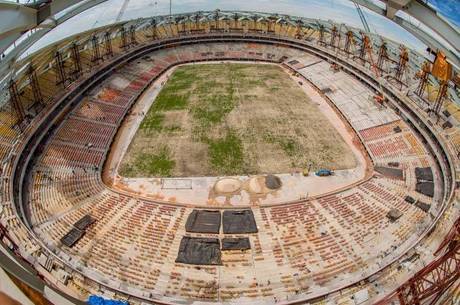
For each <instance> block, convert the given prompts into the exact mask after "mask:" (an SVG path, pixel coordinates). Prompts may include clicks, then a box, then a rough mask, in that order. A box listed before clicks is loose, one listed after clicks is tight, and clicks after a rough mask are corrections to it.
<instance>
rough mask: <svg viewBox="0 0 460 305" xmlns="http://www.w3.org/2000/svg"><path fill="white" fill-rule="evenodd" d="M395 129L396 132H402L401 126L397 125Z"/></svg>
mask: <svg viewBox="0 0 460 305" xmlns="http://www.w3.org/2000/svg"><path fill="white" fill-rule="evenodd" d="M393 131H394V132H395V133H400V132H401V131H402V130H401V127H399V126H396V127H395V128H393Z"/></svg>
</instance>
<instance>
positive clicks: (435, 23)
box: [354, 0, 460, 67]
mask: <svg viewBox="0 0 460 305" xmlns="http://www.w3.org/2000/svg"><path fill="white" fill-rule="evenodd" d="M380 1H382V2H384V3H386V4H387V9H383V8H381V7H380V6H378V5H376V4H374V3H373V2H372V1H370V0H354V2H357V3H359V4H360V5H362V6H364V7H366V8H367V9H369V10H371V11H372V12H374V13H377V14H379V15H381V16H387V12H388V8H389V7H390V6H389V5H388V4H390V0H380ZM405 1H406V0H393V1H391V2H392V3H393V7H390V10H391V9H397V7H396V5H395V3H400V4H404V3H405ZM390 5H391V4H390ZM401 10H402V11H404V12H406V13H407V14H409V15H410V16H412V17H414V18H416V19H417V20H418V21H420V22H421V23H423V24H425V25H426V26H427V27H429V28H431V29H432V30H433V31H435V32H436V33H438V34H439V35H440V36H441V37H443V38H444V39H446V40H447V42H448V43H449V45H444V44H443V43H441V42H439V41H438V40H437V39H436V38H434V37H433V36H431V35H430V34H429V33H426V32H425V31H423V30H422V29H421V28H419V27H417V26H415V25H414V24H412V23H410V22H409V21H407V20H405V19H403V18H401V17H399V16H396V15H395V14H396V11H395V12H390V13H389V15H390V16H392V17H393V18H392V19H391V20H393V21H394V22H395V23H397V24H398V25H400V26H401V27H402V28H404V29H405V30H407V31H408V32H409V33H411V34H412V35H414V36H415V37H416V38H418V39H419V40H420V41H422V42H423V43H425V44H426V45H428V46H429V47H431V48H433V49H440V50H442V51H443V52H444V53H445V54H446V55H447V57H448V59H449V61H450V62H451V63H452V64H454V65H456V66H457V67H460V56H459V55H458V54H456V53H454V52H452V51H450V49H451V48H452V47H454V48H455V50H457V52H458V50H459V48H460V33H459V32H458V30H457V29H455V28H454V27H453V26H452V25H451V24H449V23H448V22H447V21H445V19H444V18H442V17H440V16H439V15H438V14H437V13H436V12H435V11H434V10H433V9H431V8H429V7H427V6H425V5H422V4H420V3H419V2H418V1H414V0H412V1H411V2H409V4H407V5H406V6H403V7H401ZM393 13H394V14H393ZM425 19H427V20H425ZM440 32H442V33H440ZM446 37H448V38H446ZM455 42H457V44H456V45H455V46H453V44H455Z"/></svg>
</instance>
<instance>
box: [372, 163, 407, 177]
mask: <svg viewBox="0 0 460 305" xmlns="http://www.w3.org/2000/svg"><path fill="white" fill-rule="evenodd" d="M374 169H375V171H376V172H378V173H380V174H382V175H384V176H385V177H389V178H394V179H399V180H403V179H404V177H403V170H402V169H399V168H391V167H384V166H376V167H374Z"/></svg>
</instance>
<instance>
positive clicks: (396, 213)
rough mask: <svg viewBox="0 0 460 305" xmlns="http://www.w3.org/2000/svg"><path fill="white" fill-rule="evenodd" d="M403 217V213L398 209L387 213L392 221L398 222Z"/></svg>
mask: <svg viewBox="0 0 460 305" xmlns="http://www.w3.org/2000/svg"><path fill="white" fill-rule="evenodd" d="M401 216H402V212H401V211H400V210H398V209H391V210H390V211H388V213H387V217H388V218H389V219H390V221H396V220H398V219H399V218H400V217H401Z"/></svg>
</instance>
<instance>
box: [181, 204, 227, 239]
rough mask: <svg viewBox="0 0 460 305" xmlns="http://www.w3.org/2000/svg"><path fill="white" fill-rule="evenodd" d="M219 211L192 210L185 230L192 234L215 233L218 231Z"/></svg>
mask: <svg viewBox="0 0 460 305" xmlns="http://www.w3.org/2000/svg"><path fill="white" fill-rule="evenodd" d="M220 218H221V216H220V211H209V210H193V211H192V213H190V215H189V216H188V218H187V222H186V223H185V230H186V231H187V232H193V233H215V234H219V230H220Z"/></svg>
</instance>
